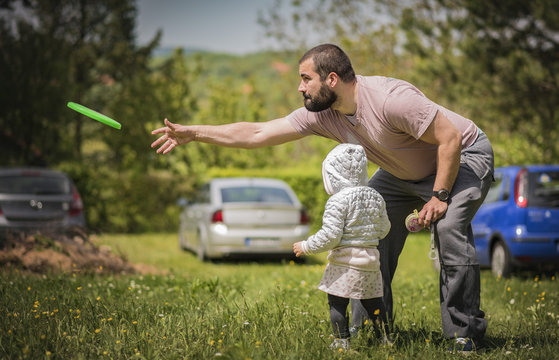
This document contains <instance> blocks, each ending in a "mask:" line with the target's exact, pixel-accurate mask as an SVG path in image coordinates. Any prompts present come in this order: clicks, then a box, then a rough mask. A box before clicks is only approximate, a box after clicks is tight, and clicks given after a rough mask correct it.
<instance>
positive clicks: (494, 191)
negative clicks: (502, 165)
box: [485, 174, 503, 204]
mask: <svg viewBox="0 0 559 360" xmlns="http://www.w3.org/2000/svg"><path fill="white" fill-rule="evenodd" d="M502 184H503V174H495V181H494V182H493V183H491V187H490V188H489V191H488V192H487V196H486V197H485V203H486V204H488V203H492V202H496V201H499V197H500V194H501V185H502Z"/></svg>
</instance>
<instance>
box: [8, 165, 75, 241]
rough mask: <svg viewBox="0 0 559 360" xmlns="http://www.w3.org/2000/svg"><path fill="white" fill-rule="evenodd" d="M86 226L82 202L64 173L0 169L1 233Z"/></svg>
mask: <svg viewBox="0 0 559 360" xmlns="http://www.w3.org/2000/svg"><path fill="white" fill-rule="evenodd" d="M72 227H81V228H85V218H84V213H83V203H82V199H81V197H80V194H79V193H78V190H77V189H76V186H75V185H74V183H73V182H72V180H71V179H70V178H69V177H68V176H67V175H66V174H64V173H62V172H60V171H54V170H46V169H38V168H0V235H3V234H5V233H6V232H8V231H12V230H13V231H26V232H29V231H35V230H43V229H49V230H50V229H65V228H72Z"/></svg>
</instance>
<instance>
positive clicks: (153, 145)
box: [151, 135, 167, 148]
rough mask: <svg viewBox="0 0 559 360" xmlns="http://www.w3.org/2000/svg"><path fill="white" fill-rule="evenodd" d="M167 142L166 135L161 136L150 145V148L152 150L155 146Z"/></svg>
mask: <svg viewBox="0 0 559 360" xmlns="http://www.w3.org/2000/svg"><path fill="white" fill-rule="evenodd" d="M165 141H167V135H163V136H161V137H160V138H159V139H157V140H155V141H154V142H152V143H151V147H152V148H154V147H156V146H158V145H159V144H161V143H163V142H165Z"/></svg>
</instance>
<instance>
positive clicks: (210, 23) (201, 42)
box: [136, 0, 274, 55]
mask: <svg viewBox="0 0 559 360" xmlns="http://www.w3.org/2000/svg"><path fill="white" fill-rule="evenodd" d="M273 3H274V0H138V1H137V9H138V18H137V23H136V36H137V42H138V43H139V44H140V45H144V44H146V43H147V42H149V40H151V39H152V38H153V37H154V35H155V33H156V32H157V30H158V29H161V30H162V31H163V36H162V39H161V41H160V46H161V47H173V48H174V47H183V48H196V49H203V50H209V51H215V52H226V53H231V54H238V55H242V54H247V53H251V52H257V51H260V50H264V49H266V48H269V47H270V46H271V44H273V43H272V40H270V39H266V38H265V37H264V29H263V27H262V26H261V25H259V24H258V22H257V19H258V11H261V12H265V11H266V10H267V9H269V8H270V7H271V6H272V4H273Z"/></svg>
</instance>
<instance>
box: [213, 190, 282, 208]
mask: <svg viewBox="0 0 559 360" xmlns="http://www.w3.org/2000/svg"><path fill="white" fill-rule="evenodd" d="M221 200H222V201H223V202H224V203H231V202H262V203H275V204H278V203H279V204H293V201H292V200H291V197H290V196H289V194H288V193H287V191H285V190H284V189H280V188H274V187H266V186H239V187H228V188H223V189H221Z"/></svg>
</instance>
